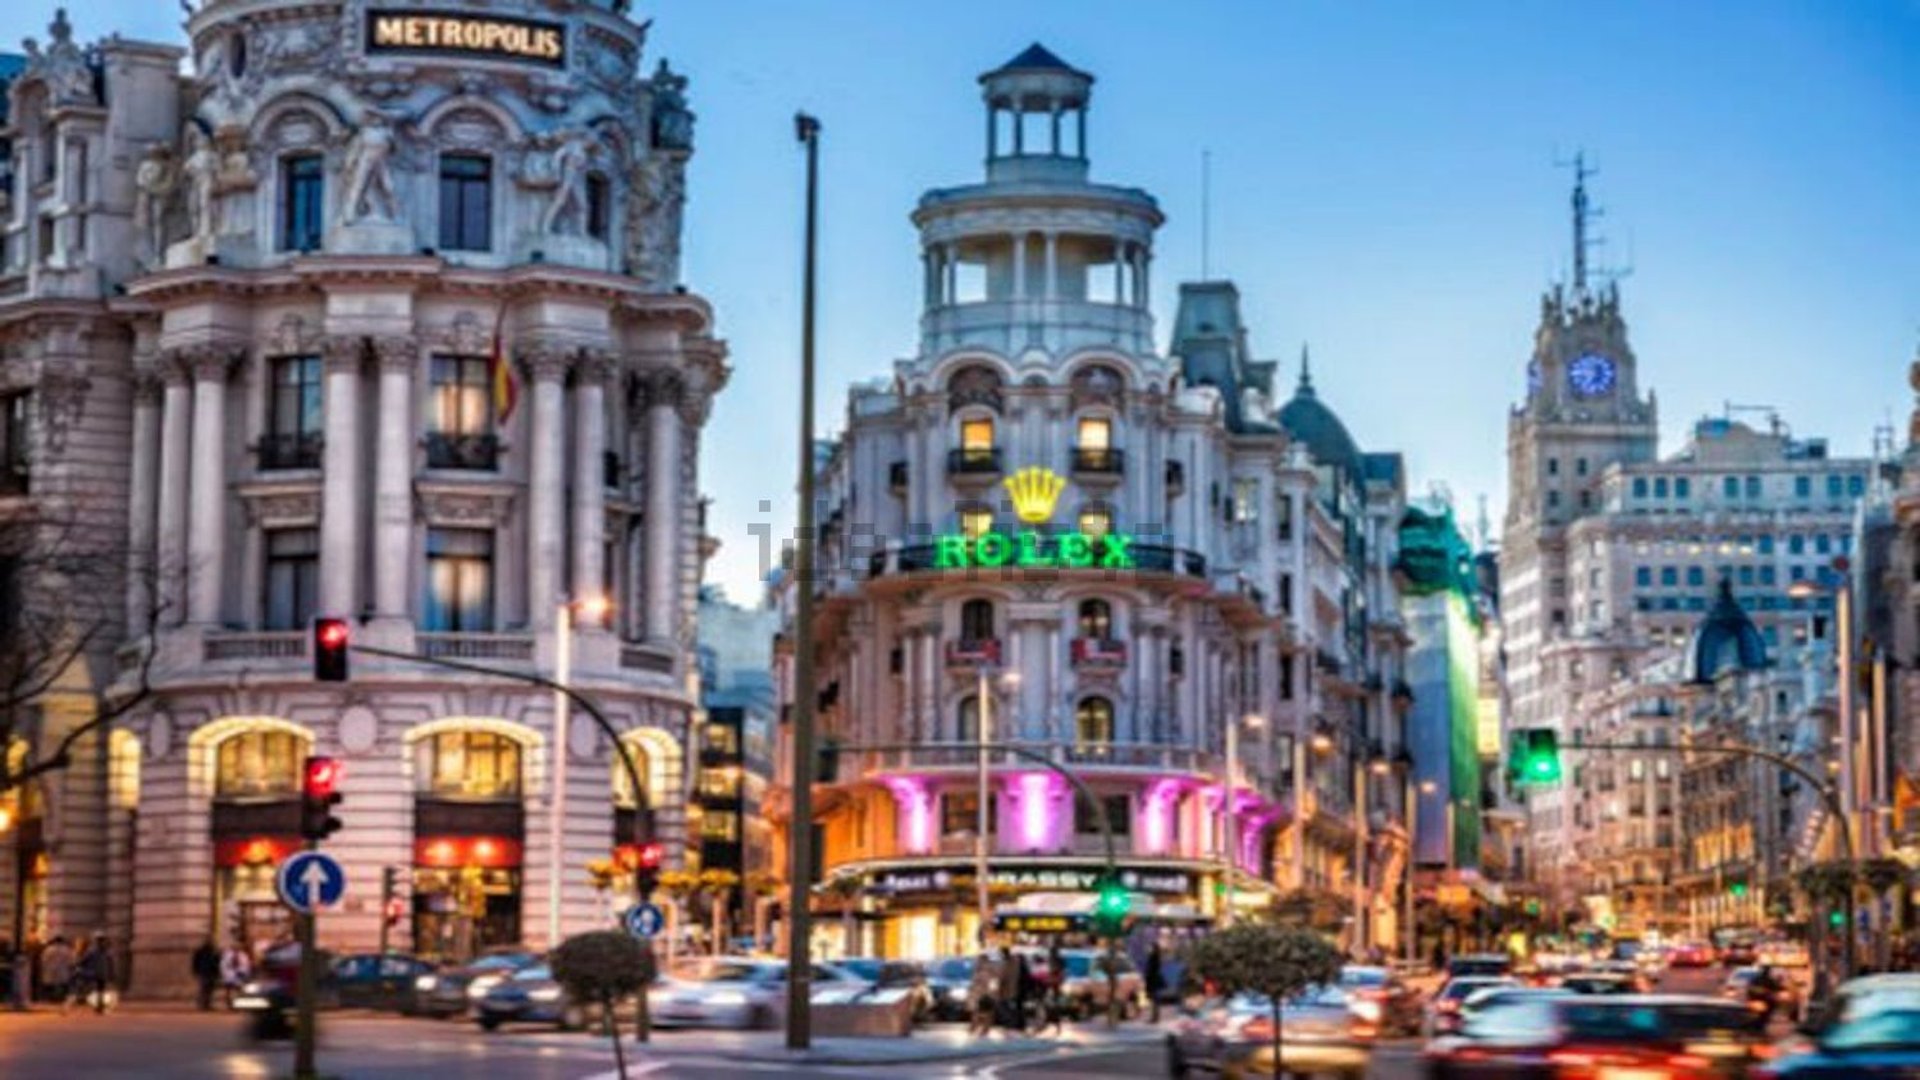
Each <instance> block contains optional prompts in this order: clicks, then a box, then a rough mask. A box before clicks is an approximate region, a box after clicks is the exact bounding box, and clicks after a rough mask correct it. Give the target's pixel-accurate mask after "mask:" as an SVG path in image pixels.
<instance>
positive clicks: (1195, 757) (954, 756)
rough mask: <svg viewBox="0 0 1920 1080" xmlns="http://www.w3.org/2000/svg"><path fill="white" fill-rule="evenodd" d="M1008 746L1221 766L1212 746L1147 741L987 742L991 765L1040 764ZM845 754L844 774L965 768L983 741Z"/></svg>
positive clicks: (1202, 770)
mask: <svg viewBox="0 0 1920 1080" xmlns="http://www.w3.org/2000/svg"><path fill="white" fill-rule="evenodd" d="M1009 748H1017V749H1018V750H1022V751H1028V752H1030V753H1034V754H1038V755H1039V756H1040V757H1042V758H1044V759H1046V760H1047V761H1050V762H1053V763H1055V764H1058V765H1068V766H1072V767H1073V768H1074V769H1075V770H1076V771H1095V772H1105V771H1112V772H1122V773H1127V772H1134V773H1146V774H1153V775H1160V774H1164V773H1178V774H1183V775H1205V774H1208V773H1209V772H1215V771H1218V769H1219V760H1218V757H1217V755H1214V754H1211V753H1209V752H1207V751H1204V750H1198V749H1195V748H1193V747H1190V746H1168V745H1162V744H1159V743H1144V742H1105V743H1058V742H1004V743H1001V742H996V743H994V744H993V745H991V746H989V747H987V765H988V767H989V768H993V769H1008V770H1014V771H1021V770H1027V771H1030V770H1033V769H1036V768H1040V767H1041V766H1040V765H1039V763H1038V762H1036V761H1034V759H1033V758H1031V757H1028V756H1026V755H1025V754H1022V753H1018V752H1015V750H1014V749H1009ZM840 758H841V762H840V773H839V775H840V776H841V777H842V778H843V779H844V778H851V777H855V776H859V775H863V774H867V773H875V772H881V773H887V772H916V773H917V772H946V771H952V772H965V771H968V770H973V769H978V768H979V767H980V747H979V744H977V743H972V742H928V743H920V744H916V745H914V746H909V747H899V748H896V749H890V750H866V751H843V752H842V753H841V754H840ZM856 758H857V759H858V763H857V767H856V762H855V759H856Z"/></svg>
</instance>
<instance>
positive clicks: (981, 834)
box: [973, 664, 1020, 949]
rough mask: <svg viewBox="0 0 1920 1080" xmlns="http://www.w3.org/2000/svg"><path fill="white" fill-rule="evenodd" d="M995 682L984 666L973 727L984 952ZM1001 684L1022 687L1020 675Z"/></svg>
mask: <svg viewBox="0 0 1920 1080" xmlns="http://www.w3.org/2000/svg"><path fill="white" fill-rule="evenodd" d="M993 682H994V680H993V679H992V678H991V677H990V675H989V673H988V670H987V665H985V664H981V665H980V672H979V686H978V687H977V688H976V690H975V691H974V693H975V697H974V700H975V701H977V702H979V706H978V707H977V708H976V709H975V710H974V715H975V718H976V720H977V723H975V724H974V725H973V726H974V728H975V731H974V735H975V736H976V742H977V745H978V747H979V759H980V769H979V774H978V776H977V778H976V779H977V782H978V786H977V787H976V789H975V798H976V799H977V800H978V802H979V806H978V808H977V809H978V811H979V817H978V818H977V820H976V821H975V824H974V833H975V836H974V838H973V881H974V886H973V900H974V918H975V919H976V920H977V921H978V923H979V925H978V926H977V927H976V928H975V931H974V933H975V936H976V937H977V938H978V939H979V940H978V942H977V944H978V945H979V947H980V948H983V949H984V948H986V945H987V928H988V926H989V925H990V922H991V919H992V911H991V910H990V901H989V898H988V896H987V892H988V889H987V870H988V867H987V852H988V848H989V846H990V843H989V838H988V829H989V826H990V825H991V824H992V819H991V818H990V817H989V816H988V810H989V808H990V807H991V806H992V805H993V804H992V803H991V802H990V801H989V800H990V799H991V798H992V789H991V787H990V785H989V784H988V782H987V748H988V747H989V746H990V745H991V744H992V742H993ZM1000 683H1001V685H1003V686H1006V687H1007V688H1009V689H1012V688H1013V687H1016V686H1018V685H1020V673H1019V672H1017V671H1006V672H1002V673H1001V675H1000Z"/></svg>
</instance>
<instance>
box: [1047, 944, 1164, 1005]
mask: <svg viewBox="0 0 1920 1080" xmlns="http://www.w3.org/2000/svg"><path fill="white" fill-rule="evenodd" d="M1113 959H1114V963H1115V965H1116V969H1115V971H1114V978H1113V979H1111V980H1109V979H1108V977H1107V951H1106V950H1105V949H1063V950H1061V952H1060V963H1061V964H1062V965H1063V966H1064V967H1065V968H1066V972H1065V981H1064V982H1063V983H1062V984H1061V987H1060V992H1061V994H1062V995H1063V996H1065V998H1066V999H1067V1004H1068V1008H1069V1009H1070V1010H1071V1011H1072V1012H1073V1013H1075V1014H1076V1015H1078V1016H1082V1017H1087V1016H1098V1015H1101V1014H1103V1013H1105V1012H1106V1009H1107V994H1108V993H1109V991H1112V992H1115V993H1117V994H1118V995H1119V998H1118V1002H1119V1012H1120V1018H1121V1019H1123V1020H1125V1019H1131V1018H1132V1017H1133V1016H1134V1015H1135V1014H1137V1013H1139V1012H1140V1010H1141V1008H1142V1007H1143V1006H1144V1004H1145V1003H1146V992H1147V991H1146V981H1145V980H1144V979H1142V978H1141V977H1140V971H1139V969H1137V968H1135V967H1134V966H1133V961H1132V960H1130V959H1128V958H1127V954H1126V953H1124V952H1116V953H1115V954H1114V957H1113ZM1035 974H1036V976H1039V977H1043V978H1045V977H1050V975H1043V974H1041V973H1040V972H1036V973H1035Z"/></svg>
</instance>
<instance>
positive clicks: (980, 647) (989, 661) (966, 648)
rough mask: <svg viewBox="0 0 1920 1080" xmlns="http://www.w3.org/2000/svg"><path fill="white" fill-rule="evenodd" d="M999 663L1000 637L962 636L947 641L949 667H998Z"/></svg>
mask: <svg viewBox="0 0 1920 1080" xmlns="http://www.w3.org/2000/svg"><path fill="white" fill-rule="evenodd" d="M999 663H1000V639H999V638H962V639H961V640H959V641H949V642H947V667H948V668H954V669H971V668H980V667H997V666H998V665H999Z"/></svg>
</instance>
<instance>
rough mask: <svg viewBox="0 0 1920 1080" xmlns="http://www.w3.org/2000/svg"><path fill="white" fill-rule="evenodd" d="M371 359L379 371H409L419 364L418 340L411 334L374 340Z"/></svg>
mask: <svg viewBox="0 0 1920 1080" xmlns="http://www.w3.org/2000/svg"><path fill="white" fill-rule="evenodd" d="M373 359H374V363H375V364H377V365H378V366H379V368H380V370H381V371H411V370H413V368H414V367H415V365H417V364H418V363H419V362H420V339H419V338H417V337H415V336H413V335H412V334H396V335H389V336H387V337H377V338H374V339H373Z"/></svg>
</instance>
